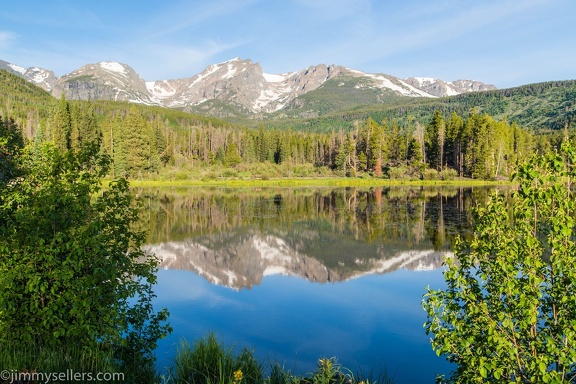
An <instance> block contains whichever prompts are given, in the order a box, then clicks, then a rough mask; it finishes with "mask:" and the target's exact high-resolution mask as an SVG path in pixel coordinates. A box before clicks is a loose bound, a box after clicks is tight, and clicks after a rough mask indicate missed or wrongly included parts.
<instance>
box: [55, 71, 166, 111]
mask: <svg viewBox="0 0 576 384" xmlns="http://www.w3.org/2000/svg"><path fill="white" fill-rule="evenodd" d="M62 93H64V95H65V96H66V98H68V99H72V100H94V99H96V100H98V99H104V100H118V101H130V102H136V103H145V104H157V103H156V102H155V101H154V100H152V98H151V97H150V94H149V92H148V89H147V87H146V82H145V81H144V80H143V79H142V78H141V77H140V76H139V75H138V74H137V73H136V71H135V70H134V69H133V68H132V67H130V66H129V65H127V64H121V63H117V62H114V61H105V62H100V63H96V64H87V65H85V66H83V67H81V68H79V69H77V70H75V71H73V72H71V73H69V74H67V75H64V76H62V77H61V78H60V79H58V82H57V83H56V85H55V86H54V89H52V95H53V96H55V97H59V96H60V95H61V94H62Z"/></svg>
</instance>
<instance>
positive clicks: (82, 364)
mask: <svg viewBox="0 0 576 384" xmlns="http://www.w3.org/2000/svg"><path fill="white" fill-rule="evenodd" d="M0 370H2V372H3V375H7V374H9V375H10V377H9V379H8V380H7V381H2V380H5V379H6V377H4V376H3V377H0V382H1V383H4V382H6V383H10V382H14V383H28V382H30V383H36V382H38V383H44V382H68V381H73V382H78V383H84V382H94V381H96V379H97V375H98V374H101V375H104V376H103V377H105V378H110V380H104V381H103V382H115V383H139V382H154V381H158V380H159V378H158V376H157V375H156V372H155V368H154V366H153V365H150V366H142V364H132V365H129V364H120V362H119V360H118V359H117V358H116V357H115V356H114V355H113V353H112V351H110V350H93V349H87V348H83V347H82V346H80V345H78V344H75V343H66V342H63V343H62V345H58V346H50V347H49V346H43V347H38V346H37V345H35V344H34V342H32V341H31V342H30V344H27V345H15V344H14V343H10V342H3V343H2V344H0ZM6 372H8V373H6ZM47 375H50V376H47ZM53 375H59V376H58V377H55V376H53ZM61 375H64V376H65V379H64V380H60V379H61V378H62V376H61ZM73 375H76V376H73ZM82 375H84V376H82ZM71 379H73V380H71ZM18 380H20V381H18ZM66 380H68V381H66Z"/></svg>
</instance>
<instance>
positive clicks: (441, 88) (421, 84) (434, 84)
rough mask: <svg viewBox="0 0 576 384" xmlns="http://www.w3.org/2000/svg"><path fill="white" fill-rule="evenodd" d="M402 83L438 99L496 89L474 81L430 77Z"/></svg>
mask: <svg viewBox="0 0 576 384" xmlns="http://www.w3.org/2000/svg"><path fill="white" fill-rule="evenodd" d="M404 81H405V82H406V83H408V84H410V85H412V86H414V87H416V88H418V89H421V90H423V91H425V92H427V93H429V94H431V95H434V96H438V97H443V96H454V95H459V94H461V93H469V92H480V91H490V90H494V89H496V87H495V86H493V85H490V84H484V83H482V82H480V81H475V80H456V81H443V80H440V79H434V78H430V77H409V78H407V79H404Z"/></svg>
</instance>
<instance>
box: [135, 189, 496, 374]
mask: <svg viewBox="0 0 576 384" xmlns="http://www.w3.org/2000/svg"><path fill="white" fill-rule="evenodd" d="M490 192H491V189H488V188H474V189H459V188H420V187H412V188H400V187H395V188H371V189H368V188H367V189H361V188H342V189H330V188H324V189H300V188H284V189H280V188H278V189H276V188H252V189H225V188H214V189H181V190H180V189H157V190H145V189H143V190H138V191H137V193H139V194H140V195H141V196H144V198H145V202H146V203H147V204H148V210H147V212H146V215H145V218H144V221H143V222H142V226H143V227H145V228H149V238H148V245H147V246H146V248H147V249H148V250H150V251H152V252H154V253H155V254H156V255H157V256H158V257H159V258H160V259H161V260H162V262H161V265H160V271H159V273H158V284H157V287H156V289H155V292H156V294H157V298H156V300H155V305H156V306H158V307H167V308H168V309H169V311H170V314H171V315H170V322H171V325H172V327H173V328H174V332H173V334H172V335H170V336H169V337H168V338H167V339H164V340H162V341H161V342H160V343H159V347H158V350H157V357H158V364H159V367H160V368H162V367H163V366H165V364H166V363H167V362H168V361H169V360H170V358H171V357H173V355H174V354H175V352H176V349H177V346H178V344H179V341H180V340H181V339H182V338H186V339H188V340H190V341H191V342H193V341H194V340H196V339H198V338H201V337H204V336H206V335H207V334H209V333H210V332H214V333H215V334H216V335H217V337H218V339H219V340H220V341H221V342H223V343H224V344H225V345H226V346H229V347H231V346H233V347H234V348H235V349H236V350H238V351H239V350H240V349H241V348H243V347H248V348H249V349H253V350H254V352H255V354H256V356H258V357H259V358H260V359H262V361H267V360H270V361H278V362H280V363H281V364H283V365H284V367H285V369H289V370H291V371H292V372H293V373H297V374H306V373H309V372H312V371H314V369H315V367H316V363H317V360H318V359H319V358H321V357H333V356H334V357H337V359H338V362H339V363H340V364H342V366H344V367H346V368H348V369H350V370H351V371H352V372H354V373H356V372H360V371H362V372H371V371H373V372H375V373H376V374H375V376H377V374H378V373H379V372H380V370H382V369H386V370H387V371H388V373H389V374H390V375H393V376H394V379H395V382H397V383H434V379H435V376H436V374H438V373H449V371H450V370H451V366H450V365H449V364H448V363H447V362H446V361H445V360H444V359H443V358H438V357H436V355H435V353H434V352H433V351H432V349H431V347H430V344H429V338H428V336H426V334H425V332H424V329H423V323H424V322H425V321H426V316H425V313H424V311H423V310H422V308H421V300H422V295H423V294H424V292H425V288H426V287H427V286H430V287H431V288H439V287H443V286H444V280H443V276H442V260H443V256H444V255H445V254H446V252H450V250H451V244H452V242H453V240H454V236H455V235H457V234H460V235H462V236H467V235H469V231H470V225H471V213H470V208H471V207H472V206H473V205H474V204H476V203H477V202H483V201H485V199H486V198H487V196H488V194H489V193H490Z"/></svg>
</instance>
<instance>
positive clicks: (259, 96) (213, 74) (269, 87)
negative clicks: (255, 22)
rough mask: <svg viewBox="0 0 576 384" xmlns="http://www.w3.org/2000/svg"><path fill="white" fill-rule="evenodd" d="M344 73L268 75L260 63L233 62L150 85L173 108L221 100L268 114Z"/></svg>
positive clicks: (328, 69)
mask: <svg viewBox="0 0 576 384" xmlns="http://www.w3.org/2000/svg"><path fill="white" fill-rule="evenodd" d="M342 72H343V68H342V67H338V66H334V65H332V66H326V65H317V66H312V67H310V68H308V69H306V70H301V71H298V72H291V73H286V74H282V75H270V74H266V73H264V72H263V71H262V67H261V66H260V64H258V63H253V62H252V61H250V60H241V59H233V60H230V61H227V62H224V63H220V64H214V65H211V66H209V67H208V68H206V69H205V70H204V71H202V72H201V73H199V74H197V75H195V76H193V77H190V78H186V79H178V80H159V81H154V82H149V83H147V86H148V90H149V92H150V93H151V94H152V95H153V97H154V98H156V100H158V101H159V102H160V103H162V104H164V105H167V106H169V107H172V108H185V107H187V106H190V105H200V104H202V103H204V102H206V101H209V100H220V101H222V102H225V103H228V104H232V105H235V106H237V107H239V108H240V109H245V110H248V111H250V112H252V113H262V112H264V113H267V112H274V111H277V110H279V109H281V108H283V107H284V106H285V105H286V104H287V103H288V102H289V101H291V100H293V99H294V98H296V97H298V96H299V95H302V94H304V93H307V92H309V91H312V90H314V89H316V88H318V87H319V86H320V85H322V84H323V83H324V82H325V81H326V80H328V79H330V78H331V77H334V76H338V75H340V74H341V73H342Z"/></svg>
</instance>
